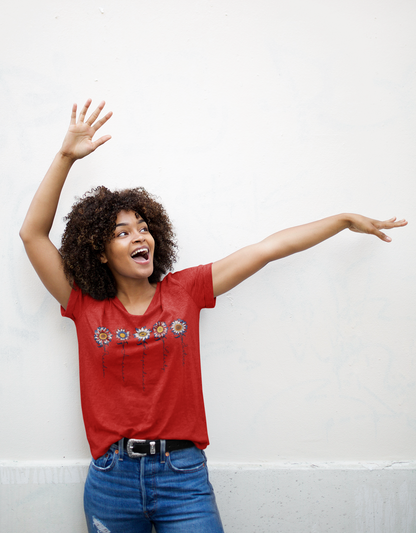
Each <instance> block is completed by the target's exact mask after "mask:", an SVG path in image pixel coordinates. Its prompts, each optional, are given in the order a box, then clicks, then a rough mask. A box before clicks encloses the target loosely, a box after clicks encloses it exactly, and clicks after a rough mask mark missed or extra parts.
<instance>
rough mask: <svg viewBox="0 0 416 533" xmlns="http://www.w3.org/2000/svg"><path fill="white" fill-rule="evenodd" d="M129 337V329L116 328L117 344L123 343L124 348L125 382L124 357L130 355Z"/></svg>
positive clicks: (122, 370)
mask: <svg viewBox="0 0 416 533" xmlns="http://www.w3.org/2000/svg"><path fill="white" fill-rule="evenodd" d="M129 337H130V331H127V330H126V329H118V330H116V339H117V344H121V347H122V350H123V359H122V360H121V376H122V378H123V383H124V359H125V357H128V354H126V344H128V341H129Z"/></svg>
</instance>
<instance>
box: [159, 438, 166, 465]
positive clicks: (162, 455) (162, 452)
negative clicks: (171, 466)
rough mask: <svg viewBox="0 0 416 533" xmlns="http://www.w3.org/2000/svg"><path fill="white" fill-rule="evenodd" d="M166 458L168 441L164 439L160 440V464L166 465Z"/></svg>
mask: <svg viewBox="0 0 416 533" xmlns="http://www.w3.org/2000/svg"><path fill="white" fill-rule="evenodd" d="M165 457H166V441H165V440H163V439H160V462H161V463H165Z"/></svg>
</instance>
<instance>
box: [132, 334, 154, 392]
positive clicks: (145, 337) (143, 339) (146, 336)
mask: <svg viewBox="0 0 416 533" xmlns="http://www.w3.org/2000/svg"><path fill="white" fill-rule="evenodd" d="M150 334H151V331H150V329H147V328H136V333H135V334H134V337H136V339H137V344H142V345H143V354H142V386H143V390H145V388H146V387H145V382H144V381H145V376H146V372H145V356H146V342H147V340H148V339H149V337H150Z"/></svg>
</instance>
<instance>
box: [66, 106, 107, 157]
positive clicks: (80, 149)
mask: <svg viewBox="0 0 416 533" xmlns="http://www.w3.org/2000/svg"><path fill="white" fill-rule="evenodd" d="M91 102H92V100H91V99H88V100H87V101H86V102H85V105H84V107H83V108H82V110H81V113H80V114H79V116H78V120H77V104H74V105H73V106H72V114H71V122H70V125H69V129H68V132H67V134H66V136H65V139H64V142H63V143H62V148H61V150H60V153H61V154H62V155H63V156H64V157H68V158H69V159H72V160H74V161H75V160H76V159H82V158H83V157H85V156H87V155H89V154H90V153H91V152H93V151H94V150H95V149H96V148H98V147H99V146H101V145H102V144H104V143H105V142H107V141H108V140H109V139H111V135H104V136H103V137H100V138H99V139H98V140H96V141H93V137H94V135H95V133H96V131H97V130H99V129H100V128H101V126H102V125H103V124H105V123H106V122H107V120H109V119H110V118H111V116H112V114H113V113H112V112H111V111H110V112H109V113H107V114H106V115H105V116H104V117H103V118H101V119H100V120H97V119H98V117H99V115H100V113H101V111H102V110H103V108H104V105H105V102H104V101H103V102H101V103H100V104H99V106H98V107H97V109H96V110H95V111H94V112H93V113H92V114H91V115H90V116H89V117H88V119H87V120H85V116H86V114H87V111H88V109H89V107H90V105H91Z"/></svg>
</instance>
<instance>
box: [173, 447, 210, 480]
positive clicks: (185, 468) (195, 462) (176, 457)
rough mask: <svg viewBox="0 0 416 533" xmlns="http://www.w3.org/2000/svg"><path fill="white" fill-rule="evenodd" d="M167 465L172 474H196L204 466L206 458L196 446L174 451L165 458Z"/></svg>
mask: <svg viewBox="0 0 416 533" xmlns="http://www.w3.org/2000/svg"><path fill="white" fill-rule="evenodd" d="M166 462H167V464H168V465H169V467H170V468H171V469H172V470H173V471H174V472H183V473H186V472H197V471H198V470H201V469H202V468H205V466H206V457H205V454H204V452H203V451H202V450H200V449H198V448H197V447H196V446H194V447H193V448H186V449H184V450H175V451H173V452H171V453H170V454H169V456H168V457H167V461H166Z"/></svg>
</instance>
